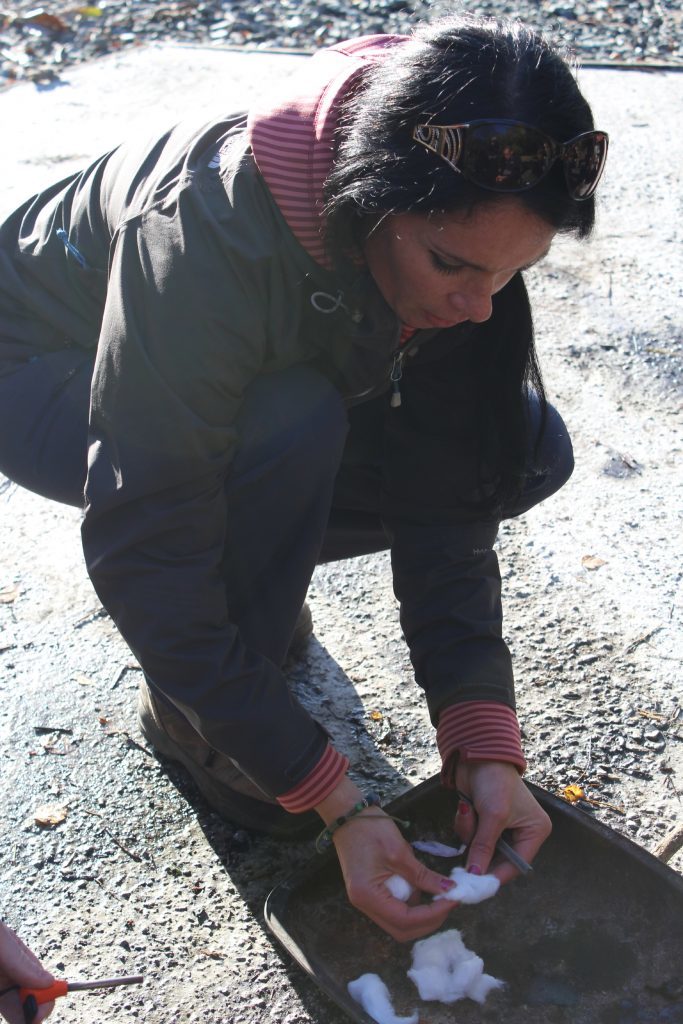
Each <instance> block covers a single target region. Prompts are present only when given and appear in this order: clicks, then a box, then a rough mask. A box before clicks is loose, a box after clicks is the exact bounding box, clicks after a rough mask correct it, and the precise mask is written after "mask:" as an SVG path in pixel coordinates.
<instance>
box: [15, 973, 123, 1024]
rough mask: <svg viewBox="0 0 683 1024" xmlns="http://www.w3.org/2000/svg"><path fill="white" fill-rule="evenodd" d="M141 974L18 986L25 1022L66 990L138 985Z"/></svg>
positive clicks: (29, 1022)
mask: <svg viewBox="0 0 683 1024" xmlns="http://www.w3.org/2000/svg"><path fill="white" fill-rule="evenodd" d="M142 981H143V977H142V975H141V974H132V975H129V976H128V977H126V978H103V979H101V980H100V981H65V980H63V979H57V980H56V981H54V982H53V983H52V984H51V985H49V986H48V987H47V988H20V989H19V999H20V1001H21V1006H22V1009H23V1011H24V1021H25V1024H32V1021H34V1020H35V1018H36V1016H37V1014H38V1007H39V1006H42V1005H43V1003H51V1002H52V1000H53V999H59V997H60V996H65V995H66V994H67V992H81V991H83V990H84V989H90V988H114V987H115V986H116V985H140V984H141V983H142Z"/></svg>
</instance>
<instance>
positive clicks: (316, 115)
mask: <svg viewBox="0 0 683 1024" xmlns="http://www.w3.org/2000/svg"><path fill="white" fill-rule="evenodd" d="M408 38H409V37H408V36H398V35H375V36H363V37H361V38H359V39H354V40H350V41H349V42H344V43H339V44H338V45H337V46H332V47H330V48H329V49H325V50H320V51H318V52H317V53H316V54H315V55H314V56H313V57H312V58H311V59H310V60H306V61H305V62H304V66H303V67H302V69H301V71H300V72H298V73H297V74H295V75H293V76H292V77H291V78H290V79H289V88H288V89H287V86H286V85H285V89H286V92H285V94H284V95H283V84H282V83H278V90H277V93H276V94H274V95H272V96H271V97H270V98H269V99H266V100H265V101H263V102H261V103H259V104H256V105H255V106H254V108H253V109H252V110H251V112H250V114H249V119H248V132H249V141H250V143H251V147H252V151H253V155H254V159H255V161H256V165H257V167H258V169H259V171H260V172H261V175H262V176H263V178H264V180H265V182H266V184H267V186H268V188H269V190H270V192H271V194H272V196H273V198H274V199H275V202H276V203H277V205H278V207H279V208H280V210H281V212H282V214H283V216H284V218H285V220H286V221H287V223H288V225H289V227H290V229H291V231H292V233H293V234H294V236H295V237H296V239H297V241H298V242H299V243H300V244H301V245H303V247H304V248H305V249H306V250H307V251H308V252H309V254H310V255H311V256H312V257H313V258H314V259H315V260H316V261H317V262H318V263H321V264H322V265H323V266H327V259H326V256H325V250H324V244H323V237H322V232H321V227H322V187H323V184H324V182H325V179H326V177H327V175H328V174H329V172H330V169H331V167H332V162H333V159H334V147H335V132H336V128H337V121H338V116H339V108H340V104H341V101H342V100H343V99H344V97H345V96H346V95H348V92H349V90H351V89H352V88H353V87H354V86H355V85H356V84H357V82H358V81H359V80H360V78H361V77H362V75H363V73H364V71H365V70H366V69H367V68H368V67H370V66H372V65H373V64H375V63H376V62H377V61H380V60H382V59H383V58H384V57H385V56H386V55H387V53H388V52H389V51H390V49H391V48H392V47H394V46H397V45H400V44H402V43H404V42H406V41H407V39H408Z"/></svg>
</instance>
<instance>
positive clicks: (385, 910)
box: [348, 888, 457, 942]
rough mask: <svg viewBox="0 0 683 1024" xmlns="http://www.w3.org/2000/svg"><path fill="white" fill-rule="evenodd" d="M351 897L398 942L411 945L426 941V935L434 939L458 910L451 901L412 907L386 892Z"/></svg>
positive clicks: (356, 904) (354, 903)
mask: <svg viewBox="0 0 683 1024" xmlns="http://www.w3.org/2000/svg"><path fill="white" fill-rule="evenodd" d="M348 895H349V899H350V901H351V903H353V905H354V906H355V907H356V909H358V910H360V911H362V913H364V914H365V915H366V916H367V917H369V918H370V920H371V921H374V922H375V924H377V925H379V927H380V928H382V929H383V930H384V931H385V932H387V933H388V934H389V935H391V937H392V939H396V941H397V942H412V941H414V940H415V939H421V938H424V936H425V935H431V934H432V932H435V931H436V930H437V929H438V928H440V927H441V925H442V924H443V923H444V921H445V920H446V918H447V917H448V915H449V913H450V912H451V910H453V909H454V907H456V906H457V904H455V903H452V902H450V901H448V900H439V901H438V902H436V903H433V902H431V903H421V904H419V905H416V906H411V905H409V904H407V903H402V902H401V901H400V900H397V899H394V897H393V896H391V895H390V893H389V891H388V890H387V889H386V888H384V892H381V891H378V890H377V889H371V890H366V891H364V892H349V894H348Z"/></svg>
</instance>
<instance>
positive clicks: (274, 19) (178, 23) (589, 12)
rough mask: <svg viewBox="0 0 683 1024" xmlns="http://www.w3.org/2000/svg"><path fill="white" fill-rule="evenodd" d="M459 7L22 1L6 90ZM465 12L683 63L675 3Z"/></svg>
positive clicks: (344, 34) (495, 5)
mask: <svg viewBox="0 0 683 1024" xmlns="http://www.w3.org/2000/svg"><path fill="white" fill-rule="evenodd" d="M456 7H457V5H454V4H452V3H447V2H444V0H436V2H434V3H430V2H427V0H415V2H408V0H322V2H319V3H318V2H312V0H281V2H273V0H265V2H261V3H252V2H250V0H199V2H198V0H168V2H165V0H161V2H157V3H151V2H149V0H103V2H102V3H99V4H95V3H92V4H84V5H81V6H75V5H73V4H71V3H69V4H65V3H60V2H53V3H48V4H46V5H45V6H38V5H37V4H36V3H35V2H34V0H19V2H16V3H10V4H9V5H8V6H7V7H6V8H5V9H1V8H0V87H1V85H2V83H4V84H9V83H12V82H15V81H20V80H22V79H28V80H31V81H35V82H37V83H39V84H43V85H44V84H47V83H49V82H50V81H52V80H54V79H56V78H59V77H60V75H61V74H62V72H63V70H64V69H65V68H66V67H68V66H69V65H71V64H76V63H79V62H81V61H84V60H91V59H92V58H94V57H99V56H101V55H103V54H106V53H112V52H114V51H117V50H120V49H122V48H125V47H131V46H139V45H141V44H142V43H147V42H150V41H153V40H156V41H161V40H164V41H169V40H172V41H174V42H193V43H209V44H214V45H223V46H224V45H231V46H240V47H242V46H256V47H264V48H284V49H297V50H310V49H312V48H315V47H319V46H324V45H330V44H331V43H334V42H337V41H338V40H340V39H346V38H348V37H349V36H352V35H363V34H369V33H374V32H407V31H409V30H410V28H411V26H412V25H414V24H415V22H416V21H418V20H429V19H432V18H435V17H437V16H438V15H439V14H442V13H444V12H446V11H452V10H453V9H454V8H456ZM467 10H468V12H470V13H473V14H481V15H487V16H495V17H519V18H521V19H522V20H523V21H526V22H527V23H528V24H530V25H533V26H534V27H536V28H537V29H539V30H542V31H544V32H546V33H548V34H549V35H551V36H552V38H553V39H555V40H556V41H557V42H559V43H561V44H562V45H563V46H565V47H568V48H569V49H571V50H572V51H574V52H575V53H576V55H577V56H578V57H579V59H581V60H582V61H584V62H595V61H599V62H605V61H607V62H614V61H616V62H627V63H654V64H667V65H672V66H675V65H679V64H681V62H682V61H683V42H682V32H681V28H682V23H683V14H681V8H680V5H679V4H678V2H677V0H590V2H586V3H581V2H565V0H540V2H539V0H535V2H534V0H518V2H515V3H506V2H504V0H494V2H485V3H479V4H476V5H474V6H471V5H468V6H467Z"/></svg>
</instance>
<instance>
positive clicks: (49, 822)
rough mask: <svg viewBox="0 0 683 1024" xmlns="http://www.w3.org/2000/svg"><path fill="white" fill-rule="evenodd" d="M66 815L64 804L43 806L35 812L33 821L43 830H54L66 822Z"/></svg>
mask: <svg viewBox="0 0 683 1024" xmlns="http://www.w3.org/2000/svg"><path fill="white" fill-rule="evenodd" d="M66 813H67V811H66V807H65V806H64V805H63V804H41V805H40V807H36V809H35V811H34V812H33V820H34V821H35V823H36V825H40V826H41V827H43V828H52V827H53V826H54V825H60V824H61V823H62V822H63V821H65V820H66Z"/></svg>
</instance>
